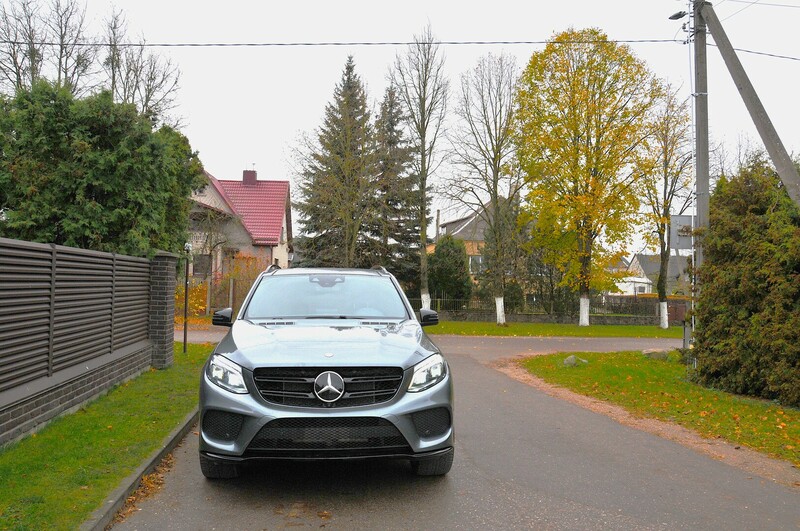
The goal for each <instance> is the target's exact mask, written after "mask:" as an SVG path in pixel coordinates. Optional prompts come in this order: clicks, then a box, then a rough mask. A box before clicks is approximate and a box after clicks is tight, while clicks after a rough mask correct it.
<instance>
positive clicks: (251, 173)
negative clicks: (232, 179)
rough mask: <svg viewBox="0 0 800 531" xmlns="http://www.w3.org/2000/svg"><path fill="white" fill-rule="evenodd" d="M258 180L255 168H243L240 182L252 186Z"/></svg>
mask: <svg viewBox="0 0 800 531" xmlns="http://www.w3.org/2000/svg"><path fill="white" fill-rule="evenodd" d="M256 181H258V178H257V177H256V170H244V171H243V172H242V182H243V183H244V185H245V186H253V185H255V184H256Z"/></svg>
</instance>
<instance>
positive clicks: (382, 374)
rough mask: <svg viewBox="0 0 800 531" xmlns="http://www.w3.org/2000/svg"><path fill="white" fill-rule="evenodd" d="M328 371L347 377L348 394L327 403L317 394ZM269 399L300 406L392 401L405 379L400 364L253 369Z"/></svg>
mask: <svg viewBox="0 0 800 531" xmlns="http://www.w3.org/2000/svg"><path fill="white" fill-rule="evenodd" d="M325 371H333V372H335V373H337V374H339V375H340V376H341V377H342V378H343V379H344V394H343V395H342V397H341V398H339V399H338V400H336V401H335V402H330V403H326V402H323V401H322V400H320V399H319V398H318V397H317V395H316V394H314V380H315V379H316V377H317V376H319V375H320V374H321V373H323V372H325ZM253 377H254V379H255V382H256V386H257V387H258V390H259V392H260V393H261V396H262V397H263V398H264V400H266V401H267V402H271V403H273V404H280V405H283V406H297V407H337V408H339V407H354V406H366V405H370V404H379V403H381V402H387V401H389V400H391V399H392V398H393V397H394V396H395V395H396V394H397V390H398V389H399V388H400V383H401V382H402V381H403V369H401V368H400V367H261V368H257V369H256V370H255V371H253Z"/></svg>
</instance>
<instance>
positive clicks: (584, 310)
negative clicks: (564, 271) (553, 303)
mask: <svg viewBox="0 0 800 531" xmlns="http://www.w3.org/2000/svg"><path fill="white" fill-rule="evenodd" d="M578 326H589V297H581V316H580V321H578Z"/></svg>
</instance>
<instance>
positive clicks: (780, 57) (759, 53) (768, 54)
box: [708, 43, 800, 61]
mask: <svg viewBox="0 0 800 531" xmlns="http://www.w3.org/2000/svg"><path fill="white" fill-rule="evenodd" d="M708 45H709V46H714V47H715V48H716V46H717V45H716V44H714V43H708ZM734 50H736V51H737V52H742V53H750V54H753V55H763V56H765V57H774V58H776V59H788V60H789V61H800V57H792V56H791V55H780V54H777V53H769V52H759V51H757V50H747V49H744V48H734Z"/></svg>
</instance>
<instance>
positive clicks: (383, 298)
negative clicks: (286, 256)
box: [245, 273, 408, 320]
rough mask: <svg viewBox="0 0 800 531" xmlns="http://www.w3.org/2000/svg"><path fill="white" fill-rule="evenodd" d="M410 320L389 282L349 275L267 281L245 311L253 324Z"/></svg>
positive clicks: (284, 276) (302, 275) (289, 276)
mask: <svg viewBox="0 0 800 531" xmlns="http://www.w3.org/2000/svg"><path fill="white" fill-rule="evenodd" d="M407 317H408V314H407V312H406V308H405V305H404V304H403V301H402V299H401V296H400V294H399V293H398V291H397V289H396V288H395V286H394V284H393V283H392V281H391V280H390V279H389V278H387V277H384V276H377V275H353V274H346V273H320V274H297V275H274V276H267V277H264V278H262V279H261V282H260V283H259V284H258V287H257V288H256V291H255V293H253V297H252V298H251V299H250V303H249V304H248V305H247V310H246V311H245V318H247V319H251V320H259V319H289V318H291V319H327V318H330V319H364V318H382V319H405V318H407Z"/></svg>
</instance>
